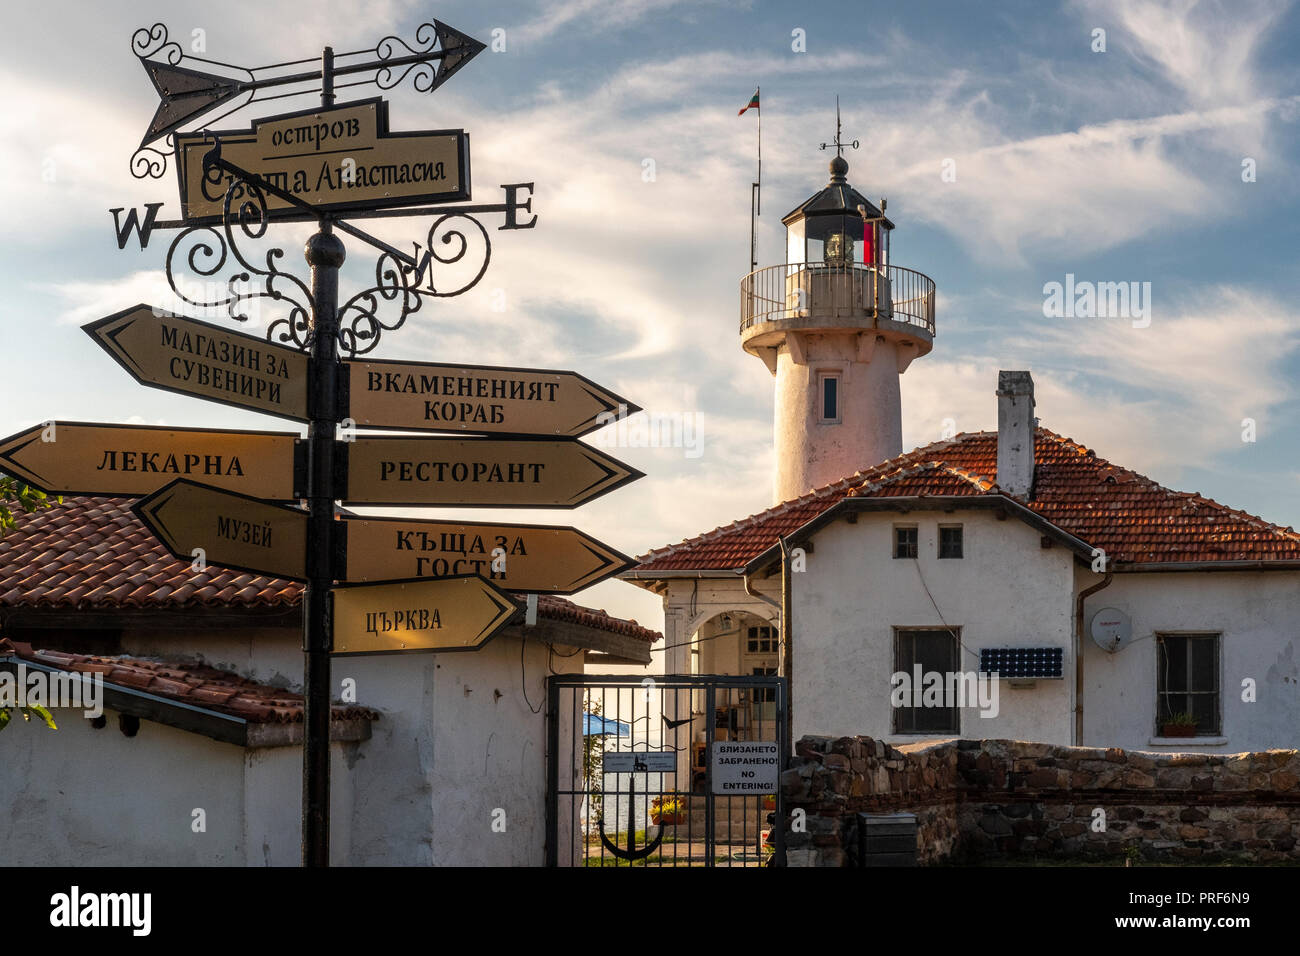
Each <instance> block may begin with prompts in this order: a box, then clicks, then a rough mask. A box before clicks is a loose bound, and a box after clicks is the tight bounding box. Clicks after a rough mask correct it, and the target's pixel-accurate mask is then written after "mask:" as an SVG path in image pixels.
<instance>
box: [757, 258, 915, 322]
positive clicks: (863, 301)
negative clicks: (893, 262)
mask: <svg viewBox="0 0 1300 956" xmlns="http://www.w3.org/2000/svg"><path fill="white" fill-rule="evenodd" d="M828 313H829V314H838V315H841V316H842V317H844V318H846V319H852V318H857V319H861V318H863V317H864V316H873V317H875V318H881V319H890V320H892V321H894V322H901V323H904V324H907V325H915V326H917V327H918V328H921V329H924V330H925V331H927V332H929V333H930V335H931V336H933V335H934V280H933V279H931V278H930V277H929V276H927V275H924V274H923V273H920V272H917V271H915V270H914V269H904V268H902V267H901V266H865V265H862V264H861V263H843V262H805V263H790V264H787V265H779V266H767V267H766V268H763V269H757V270H755V271H754V272H751V273H750V274H749V275H747V276H745V277H744V278H743V279H741V280H740V331H741V332H742V333H743V332H745V331H746V330H747V329H749V328H750V327H751V326H754V325H757V324H759V323H762V322H776V321H782V320H788V319H799V318H806V317H809V316H811V315H826V314H828Z"/></svg>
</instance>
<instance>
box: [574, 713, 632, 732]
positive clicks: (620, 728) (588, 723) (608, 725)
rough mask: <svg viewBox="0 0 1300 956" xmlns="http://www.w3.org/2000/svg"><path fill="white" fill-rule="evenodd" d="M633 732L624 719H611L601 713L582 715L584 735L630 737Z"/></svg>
mask: <svg viewBox="0 0 1300 956" xmlns="http://www.w3.org/2000/svg"><path fill="white" fill-rule="evenodd" d="M631 733H632V731H631V728H629V727H628V725H627V724H625V723H623V722H622V721H619V720H610V719H608V718H606V717H602V716H600V714H583V715H582V735H583V736H584V737H628V736H630V735H631Z"/></svg>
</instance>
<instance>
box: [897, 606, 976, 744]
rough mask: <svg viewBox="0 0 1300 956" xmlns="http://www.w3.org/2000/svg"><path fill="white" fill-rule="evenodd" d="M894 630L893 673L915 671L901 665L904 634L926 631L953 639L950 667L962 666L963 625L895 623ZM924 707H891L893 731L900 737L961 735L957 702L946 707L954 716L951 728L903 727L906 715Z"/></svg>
mask: <svg viewBox="0 0 1300 956" xmlns="http://www.w3.org/2000/svg"><path fill="white" fill-rule="evenodd" d="M893 630H894V650H893V653H894V661H893V663H894V669H893V670H892V671H891V672H890V673H891V674H894V673H897V672H899V671H902V670H906V671H907V673H908V674H909V675H911V674H912V673H913V671H912V668H911V666H910V665H909V667H908V668H903V667H902V666H901V665H902V661H901V659H900V656H901V652H902V639H903V635H904V634H917V633H922V632H925V633H931V634H946V635H948V637H950V638H951V639H952V656H951V659H950V660H951V663H950V665H949V666H950V669H951V670H952V671H953V672H955V671H956V670H957V669H958V668H959V667H960V666H961V650H962V629H961V627H943V626H939V627H935V626H922V627H901V626H899V625H894V628H893ZM914 660H915V655H913V661H914ZM922 673H924V672H922ZM889 689H890V691H893V689H894V688H893V686H892V685H891V686H890V688H889ZM922 709H927V708H917V707H910V706H908V707H891V708H890V710H892V711H893V715H892V717H891V719H890V727H891V728H892V732H893V733H894V734H895V735H896V736H899V737H953V736H960V735H961V708H960V707H958V706H956V705H955V704H954V705H953V706H952V707H948V708H944V709H946V710H947V711H948V712H949V714H950V715H951V718H952V722H951V727H952V729H951V730H904V729H903V717H904V715H905V714H907V713H913V712H915V711H917V710H922Z"/></svg>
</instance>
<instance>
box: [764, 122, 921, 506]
mask: <svg viewBox="0 0 1300 956" xmlns="http://www.w3.org/2000/svg"><path fill="white" fill-rule="evenodd" d="M834 145H835V146H836V147H837V149H840V150H842V146H843V144H842V143H840V142H839V135H838V130H837V135H836V143H835V144H834ZM848 169H849V164H848V162H847V161H846V160H845V159H844V157H843V155H842V154H837V155H836V156H835V158H834V159H832V160H831V163H830V173H831V180H830V183H829V184H828V185H827V186H826V188H825V189H823V190H821V192H819V193H817V194H816V195H815V196H813V197H812V198H811V199H809V200H808V201H807V202H805V203H803V204H801V205H800V206H798V207H797V208H796V209H794V210H793V211H792V212H790V213H789V214H788V215H786V216H785V218H784V219H783V220H782V222H783V223H784V224H785V227H786V261H785V264H784V265H778V266H768V267H766V268H762V269H757V270H755V271H754V272H751V273H750V274H749V275H747V276H746V277H745V278H744V279H743V280H742V282H741V286H740V302H741V305H740V308H741V315H740V341H741V344H742V345H743V346H744V349H745V351H746V352H749V353H750V354H751V355H756V356H758V357H759V358H761V359H762V360H763V363H764V364H765V365H766V366H767V368H768V371H770V372H771V373H772V374H773V375H774V376H775V377H776V424H775V447H776V482H775V498H776V501H777V502H781V501H787V500H789V499H791V498H796V497H798V496H800V495H803V494H806V493H807V492H808V491H809V490H810V489H812V488H816V487H819V486H821V485H826V484H830V483H831V482H835V481H838V480H840V479H841V478H844V477H846V476H848V475H852V474H853V473H854V472H856V471H860V470H862V469H864V468H866V467H868V466H871V465H875V464H877V463H879V462H881V461H884V460H885V459H887V458H893V457H895V456H897V455H899V454H901V453H902V450H903V436H902V409H901V402H900V399H899V388H898V378H899V376H900V375H902V374H903V372H905V371H906V370H907V367H908V366H909V365H911V363H912V360H913V359H915V358H916V357H917V356H919V355H925V354H926V353H927V352H929V351H930V349H931V348H932V347H933V345H934V282H933V281H932V280H931V279H930V278H929V277H928V276H924V275H922V274H921V273H919V272H914V271H913V270H911V269H904V268H901V267H899V266H896V265H893V264H891V263H890V261H889V234H890V231H891V230H892V229H893V228H894V224H893V223H892V222H890V221H889V219H887V218H886V217H885V215H884V212H883V211H882V210H883V207H884V206H885V205H886V203H885V201H884V200H881V203H880V206H881V208H877V207H876V206H875V205H873V204H872V203H871V202H870V201H869V200H867V199H866V197H864V196H863V195H862V194H861V193H859V192H858V191H857V190H856V189H854V188H853V187H852V186H850V185H849V183H848V180H847V175H848Z"/></svg>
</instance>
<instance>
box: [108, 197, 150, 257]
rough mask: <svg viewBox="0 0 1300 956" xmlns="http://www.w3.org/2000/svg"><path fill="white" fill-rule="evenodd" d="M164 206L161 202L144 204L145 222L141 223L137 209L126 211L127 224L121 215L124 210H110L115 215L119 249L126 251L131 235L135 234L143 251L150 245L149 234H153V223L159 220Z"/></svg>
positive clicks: (114, 227)
mask: <svg viewBox="0 0 1300 956" xmlns="http://www.w3.org/2000/svg"><path fill="white" fill-rule="evenodd" d="M162 206H163V204H162V203H160V202H149V203H145V204H144V210H145V212H144V222H143V223H141V222H140V217H139V215H138V213H137V211H136V210H135V209H128V210H126V222H123V221H122V217H121V216H120V215H119V214H120V213H121V212H122V211H123V208H122V207H119V208H117V209H110V210H109V212H111V213H112V214H113V229H114V230H115V231H116V232H117V247H118V248H119V249H125V248H126V243H127V240H129V239H130V238H131V233H133V232H134V233H135V234H136V235H137V236H138V237H139V239H140V248H141V249H143V248H144V247H145V246H147V245H149V234H150V233H151V232H153V221H154V220H155V219H157V218H158V210H159V209H161V208H162Z"/></svg>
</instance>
